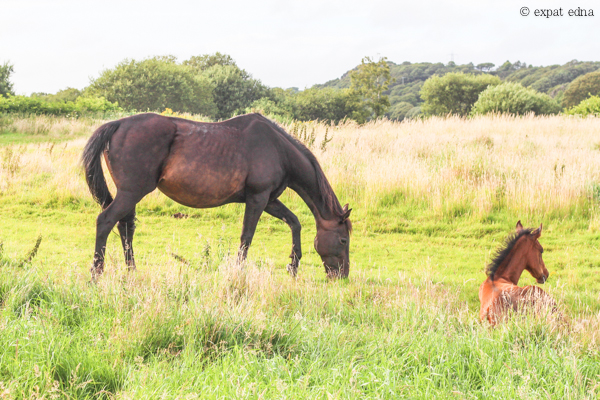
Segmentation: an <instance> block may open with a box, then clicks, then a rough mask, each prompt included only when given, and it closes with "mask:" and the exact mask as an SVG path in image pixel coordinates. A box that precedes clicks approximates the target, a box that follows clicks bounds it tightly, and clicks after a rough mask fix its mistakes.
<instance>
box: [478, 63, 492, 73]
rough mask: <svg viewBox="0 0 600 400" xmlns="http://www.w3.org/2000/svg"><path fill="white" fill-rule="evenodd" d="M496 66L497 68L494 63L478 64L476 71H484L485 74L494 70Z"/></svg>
mask: <svg viewBox="0 0 600 400" xmlns="http://www.w3.org/2000/svg"><path fill="white" fill-rule="evenodd" d="M495 66H496V64H494V63H481V64H477V66H476V67H475V69H478V70H479V71H483V72H490V71H491V70H492V68H494V67H495Z"/></svg>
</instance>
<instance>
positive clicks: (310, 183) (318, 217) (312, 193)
mask: <svg viewBox="0 0 600 400" xmlns="http://www.w3.org/2000/svg"><path fill="white" fill-rule="evenodd" d="M310 165H311V170H310V171H309V172H308V174H310V176H307V175H308V174H306V173H304V176H303V177H302V178H301V179H299V178H297V179H294V180H292V181H290V184H289V187H290V188H291V189H292V190H294V191H295V192H296V193H298V195H299V196H300V197H301V198H302V200H304V202H305V203H306V205H307V206H308V208H310V211H311V212H312V213H313V215H314V217H315V221H316V222H317V225H320V223H321V222H323V221H328V220H332V219H334V218H335V217H336V212H335V211H334V210H333V209H332V207H331V205H330V204H328V202H327V201H325V200H324V198H325V196H323V194H322V193H321V188H320V187H319V182H318V179H317V171H315V170H314V166H313V165H312V164H310ZM294 175H295V176H297V177H298V176H302V175H303V174H302V172H300V171H298V172H296V173H295V174H294ZM334 196H335V195H334ZM335 200H336V201H337V199H335Z"/></svg>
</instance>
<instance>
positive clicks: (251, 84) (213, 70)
mask: <svg viewBox="0 0 600 400" xmlns="http://www.w3.org/2000/svg"><path fill="white" fill-rule="evenodd" d="M199 76H201V77H203V78H205V79H206V80H207V81H208V82H209V83H210V84H211V86H212V93H213V99H214V102H215V104H216V106H217V112H216V115H215V116H216V118H218V119H226V118H230V117H232V116H234V115H235V114H237V113H241V112H243V111H242V110H244V109H245V108H247V107H249V106H250V105H251V104H252V102H254V101H255V100H258V99H260V98H261V97H264V96H265V95H266V92H267V88H266V86H264V85H263V84H262V83H261V82H260V81H259V80H257V79H252V77H251V76H250V75H249V74H248V73H247V72H246V71H244V70H243V69H240V68H238V67H237V66H236V65H219V64H215V65H213V66H211V67H210V68H208V69H207V70H206V71H204V72H203V73H202V74H201V75H199Z"/></svg>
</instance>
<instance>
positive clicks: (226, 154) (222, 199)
mask: <svg viewBox="0 0 600 400" xmlns="http://www.w3.org/2000/svg"><path fill="white" fill-rule="evenodd" d="M175 124H176V125H177V131H176V135H175V137H174V140H173V142H172V144H171V146H170V152H169V156H168V157H167V159H166V160H165V162H164V165H163V169H162V174H161V176H160V179H159V182H158V187H159V189H160V190H161V191H162V192H164V193H165V194H166V195H167V196H169V197H171V198H172V199H174V200H175V201H178V202H180V203H182V204H185V205H188V206H191V207H197V208H205V207H215V206H219V205H222V204H225V203H230V202H243V201H244V200H245V197H246V193H247V191H249V190H250V191H253V192H263V191H277V189H278V186H279V185H280V184H281V182H282V180H283V178H284V175H285V171H284V170H285V167H284V165H283V164H284V163H283V160H282V157H281V152H280V151H279V149H278V147H279V146H278V137H277V135H276V134H275V133H274V132H272V129H271V128H270V127H269V126H268V125H267V124H265V123H264V122H263V121H261V120H260V119H259V118H256V117H253V116H242V117H238V118H233V119H231V120H227V121H223V122H220V123H197V122H193V121H186V120H180V119H178V120H175Z"/></svg>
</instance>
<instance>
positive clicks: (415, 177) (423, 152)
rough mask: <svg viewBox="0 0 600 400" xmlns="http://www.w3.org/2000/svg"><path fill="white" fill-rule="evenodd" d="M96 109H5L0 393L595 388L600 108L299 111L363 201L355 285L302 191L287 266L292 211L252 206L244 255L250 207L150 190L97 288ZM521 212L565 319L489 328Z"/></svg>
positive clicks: (114, 242) (386, 393) (313, 143)
mask: <svg viewBox="0 0 600 400" xmlns="http://www.w3.org/2000/svg"><path fill="white" fill-rule="evenodd" d="M102 122H104V121H103V120H102V119H94V118H78V119H72V118H66V117H13V116H8V115H4V116H1V117H0V243H2V245H1V246H0V314H1V316H0V398H8V399H12V398H119V399H140V398H148V399H155V398H165V399H167V398H182V399H183V398H324V399H330V398H344V399H345V398H395V397H401V398H432V397H436V398H577V399H579V398H597V397H598V394H599V393H600V355H599V348H600V347H599V346H600V335H599V333H598V332H599V328H600V297H599V296H600V295H599V293H600V270H599V267H600V254H599V252H598V245H599V244H600V219H599V217H600V213H599V205H600V139H598V136H597V132H598V131H599V130H600V119H598V118H585V119H582V118H577V117H567V116H549V117H535V116H526V117H512V116H504V115H498V116H486V117H477V118H472V119H464V118H458V117H449V118H431V119H427V120H413V121H404V122H401V123H396V122H390V121H376V122H371V123H367V124H364V125H356V124H354V123H342V124H339V125H327V124H323V123H318V122H313V123H290V124H287V125H285V128H286V130H288V132H291V133H292V134H294V135H296V136H297V137H299V138H300V139H301V140H302V141H303V142H304V143H306V144H307V145H308V146H309V147H310V148H311V149H312V151H313V152H314V153H315V155H316V156H317V158H318V159H319V160H320V162H321V164H322V166H323V169H324V171H325V174H326V175H327V177H328V178H329V180H330V182H331V184H332V186H333V187H334V189H335V191H336V193H337V195H338V198H339V199H340V202H341V203H342V204H345V203H349V204H350V207H351V208H353V211H352V215H351V219H352V222H353V226H354V233H353V236H352V238H351V243H350V249H351V253H350V257H351V267H350V278H349V279H348V280H343V281H328V280H327V279H326V278H325V273H324V270H323V267H322V266H321V264H320V258H319V257H318V255H317V254H316V253H315V251H314V249H313V248H312V241H313V239H314V236H315V226H314V220H313V218H312V215H311V214H310V211H309V210H308V207H306V205H305V204H304V203H303V202H302V201H301V200H300V199H299V197H298V196H297V195H296V194H295V193H293V192H291V191H289V190H287V191H286V192H284V194H283V195H282V196H281V200H282V201H283V203H284V204H286V205H287V206H288V207H289V208H290V209H291V210H292V211H293V212H294V213H296V215H297V216H298V218H299V219H300V222H301V224H302V226H303V231H302V240H303V253H304V257H303V259H302V261H301V265H300V269H299V276H298V278H297V279H296V280H294V279H292V278H290V277H289V276H288V275H287V273H286V271H285V265H286V263H287V262H288V260H289V259H288V258H287V257H288V255H289V252H290V249H291V233H290V231H289V228H288V227H287V226H286V225H285V224H284V223H282V222H281V221H279V220H276V219H274V218H272V217H270V216H268V215H266V214H265V215H263V216H262V217H261V221H260V222H259V225H258V229H257V234H256V236H255V239H254V242H253V244H252V247H251V248H250V252H249V260H248V261H247V262H246V264H245V265H243V266H240V265H238V264H237V263H236V262H235V259H234V256H235V254H236V251H237V245H238V242H239V234H240V232H241V225H242V216H243V206H241V205H228V206H224V207H221V208H216V209H207V210H196V209H190V208H186V207H184V206H181V205H179V204H177V203H175V202H173V201H171V200H170V199H168V198H166V197H165V196H163V195H162V194H160V193H159V192H154V193H152V194H150V195H148V196H147V197H146V198H145V199H144V200H143V201H142V202H141V203H140V204H139V205H138V208H137V212H138V219H139V221H138V223H137V225H138V228H137V230H136V236H135V240H134V250H135V253H136V260H137V264H138V270H137V272H135V273H127V272H126V269H125V265H124V264H125V263H124V259H123V255H122V250H121V245H120V240H119V239H118V235H111V237H110V238H109V243H108V248H107V266H106V273H105V275H104V276H103V278H102V279H101V281H100V282H99V283H98V284H97V285H90V284H89V283H88V282H89V279H90V274H89V267H90V265H91V258H92V252H93V245H94V237H95V218H96V216H97V214H98V212H99V206H98V205H97V204H95V203H94V202H93V200H92V198H91V195H90V194H89V192H88V189H87V187H86V185H85V180H84V176H83V172H82V170H81V167H80V164H79V157H80V154H81V151H82V149H83V146H84V144H85V142H86V139H87V137H89V135H90V134H91V132H92V131H93V130H94V129H95V128H96V127H98V126H99V125H100V124H101V123H102ZM112 189H113V192H114V188H112ZM177 214H180V216H182V217H183V218H175V217H174V215H177ZM518 220H521V222H522V223H523V224H524V225H525V226H531V227H537V226H539V225H540V223H543V233H542V237H541V238H540V242H541V244H542V245H543V246H544V256H543V257H544V261H545V264H546V266H547V268H548V270H549V271H550V274H551V275H550V278H549V280H548V282H547V283H546V284H545V285H543V289H544V290H546V291H548V292H549V293H551V294H552V295H553V296H554V297H555V298H556V300H557V301H558V303H559V307H560V309H561V311H562V312H563V314H564V315H565V316H566V318H565V320H555V319H549V320H547V319H544V318H531V317H523V318H515V320H514V321H511V322H508V323H506V324H503V325H501V326H500V327H498V328H496V329H491V328H490V327H489V326H487V324H485V323H481V322H479V318H478V311H479V310H478V307H479V301H478V297H477V291H478V288H479V285H480V284H481V283H482V282H483V281H484V280H485V273H484V270H485V266H486V264H487V263H488V262H489V261H490V259H491V258H492V256H493V254H494V252H495V250H496V249H497V248H498V247H499V246H501V245H502V243H503V240H504V238H505V237H506V236H507V235H509V234H510V233H512V232H513V231H514V227H515V224H516V222H517V221H518ZM40 237H41V242H40V243H39V248H35V254H32V253H33V251H32V250H33V249H34V246H35V244H36V241H38V238H40ZM520 284H521V285H527V284H534V280H533V279H532V278H531V277H530V276H529V275H528V274H527V272H525V273H524V274H523V276H522V278H521V282H520Z"/></svg>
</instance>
